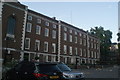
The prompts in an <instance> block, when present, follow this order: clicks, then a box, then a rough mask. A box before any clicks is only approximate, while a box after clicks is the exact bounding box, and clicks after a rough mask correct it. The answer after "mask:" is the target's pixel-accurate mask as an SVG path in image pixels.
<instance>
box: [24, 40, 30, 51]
mask: <svg viewBox="0 0 120 80" xmlns="http://www.w3.org/2000/svg"><path fill="white" fill-rule="evenodd" d="M26 40H28V47H26V46H25V49H30V38H25V44H26Z"/></svg>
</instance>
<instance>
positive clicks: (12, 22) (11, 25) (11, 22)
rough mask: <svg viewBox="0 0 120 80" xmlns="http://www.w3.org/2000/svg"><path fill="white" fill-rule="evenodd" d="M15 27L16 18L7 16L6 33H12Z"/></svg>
mask: <svg viewBox="0 0 120 80" xmlns="http://www.w3.org/2000/svg"><path fill="white" fill-rule="evenodd" d="M15 27H16V20H15V18H14V17H13V16H10V17H9V18H8V24H7V34H10V35H14V31H15Z"/></svg>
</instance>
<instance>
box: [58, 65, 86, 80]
mask: <svg viewBox="0 0 120 80" xmlns="http://www.w3.org/2000/svg"><path fill="white" fill-rule="evenodd" d="M57 66H58V67H59V69H60V70H61V72H62V76H63V79H65V80H84V79H85V77H84V75H83V73H81V72H77V71H73V70H71V69H70V68H69V67H68V66H67V65H65V64H64V63H57Z"/></svg>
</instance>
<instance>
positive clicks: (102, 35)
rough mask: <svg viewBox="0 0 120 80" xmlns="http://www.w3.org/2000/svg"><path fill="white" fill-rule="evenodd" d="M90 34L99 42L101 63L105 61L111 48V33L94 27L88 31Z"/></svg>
mask: <svg viewBox="0 0 120 80" xmlns="http://www.w3.org/2000/svg"><path fill="white" fill-rule="evenodd" d="M90 34H92V35H94V36H96V37H98V38H99V40H100V53H101V59H102V61H103V62H104V61H106V58H107V56H108V54H107V53H109V47H110V46H111V39H112V32H111V31H110V30H104V28H103V27H101V26H100V27H95V28H91V29H90Z"/></svg>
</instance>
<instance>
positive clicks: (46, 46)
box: [44, 42, 48, 52]
mask: <svg viewBox="0 0 120 80" xmlns="http://www.w3.org/2000/svg"><path fill="white" fill-rule="evenodd" d="M44 52H48V42H44Z"/></svg>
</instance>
